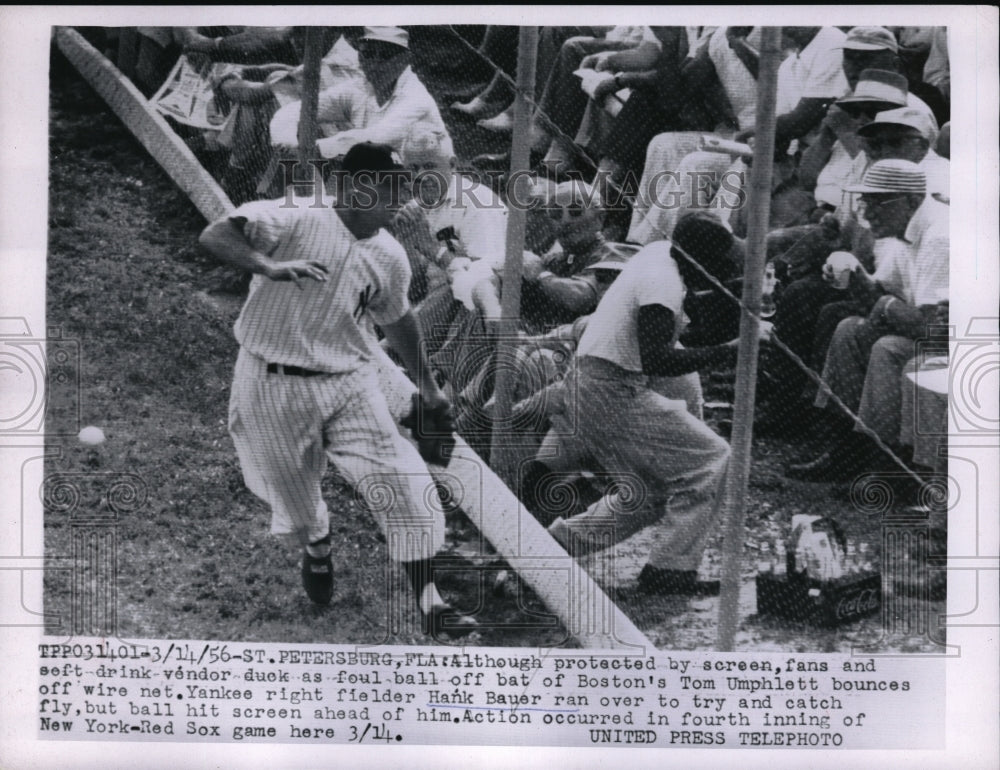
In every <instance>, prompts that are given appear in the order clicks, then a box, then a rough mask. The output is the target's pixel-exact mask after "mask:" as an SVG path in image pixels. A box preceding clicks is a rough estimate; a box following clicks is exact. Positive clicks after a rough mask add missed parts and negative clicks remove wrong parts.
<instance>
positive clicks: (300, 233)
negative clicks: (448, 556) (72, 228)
mask: <svg viewBox="0 0 1000 770" xmlns="http://www.w3.org/2000/svg"><path fill="white" fill-rule="evenodd" d="M400 169H401V166H399V165H397V164H396V163H395V161H394V160H393V156H392V152H391V149H390V148H389V147H386V146H385V145H374V144H369V143H363V144H359V145H355V146H354V147H352V148H350V150H349V151H348V152H347V154H346V155H345V157H344V161H343V174H342V176H341V177H340V179H339V180H338V181H339V182H340V184H339V187H340V189H339V190H338V191H337V201H336V203H334V205H333V206H332V207H329V208H327V207H324V208H314V207H311V206H297V207H282V206H280V205H279V203H280V202H279V201H256V202H252V203H247V204H244V205H243V206H240V207H239V208H238V209H236V210H235V211H234V212H232V213H231V214H229V215H228V216H226V217H223V218H221V219H219V220H217V221H215V222H213V223H212V224H210V225H209V226H208V227H207V228H206V229H205V231H204V232H203V233H202V235H201V238H200V242H201V244H202V245H203V246H204V247H205V248H206V249H208V251H210V252H211V253H212V254H214V255H215V256H216V257H218V258H219V259H221V260H223V261H226V262H228V263H230V264H233V265H236V266H238V267H241V268H243V269H245V270H249V271H250V272H252V273H254V276H253V280H252V283H251V286H250V294H249V296H248V297H247V300H246V303H245V305H244V306H243V310H242V312H241V313H240V316H239V319H238V320H237V322H236V327H235V334H236V339H237V340H238V342H239V343H240V352H239V356H238V358H237V361H236V369H235V372H234V375H233V385H232V391H231V396H230V404H229V431H230V434H231V435H232V437H233V443H234V444H235V445H236V451H237V453H238V455H239V458H240V465H241V466H242V468H243V477H244V480H245V481H246V484H247V486H248V487H249V488H250V490H251V491H253V493H254V494H256V495H257V496H258V497H260V498H261V499H263V500H265V501H267V503H268V504H269V505H270V506H271V513H272V518H271V532H272V533H274V534H277V535H283V536H287V537H290V538H292V539H293V540H295V541H296V542H298V543H301V544H302V545H303V546H304V549H305V553H304V554H303V559H302V580H303V585H304V587H305V591H306V594H307V595H308V596H309V598H310V599H311V600H312V601H313V602H315V603H317V604H329V602H330V600H331V598H332V595H333V557H332V549H331V541H330V525H329V512H328V510H327V507H326V503H325V502H324V501H323V499H322V497H321V495H320V481H321V479H322V477H323V473H324V471H325V470H326V463H327V459H328V458H329V460H330V461H332V462H333V463H334V464H335V465H336V466H337V468H338V470H339V471H340V472H341V473H342V474H343V475H344V476H345V477H346V478H347V479H348V480H349V482H350V483H351V484H352V485H353V486H354V487H355V489H356V490H357V492H358V494H359V495H360V496H361V497H363V499H364V500H365V502H366V503H367V504H368V507H369V509H370V510H371V512H372V514H373V515H374V516H375V518H376V520H377V521H378V523H379V526H380V527H381V528H382V530H383V531H384V532H385V535H386V540H387V543H388V548H389V555H390V557H391V558H392V559H394V560H395V561H399V562H401V563H402V565H403V567H404V569H405V571H406V573H407V575H408V577H409V579H410V581H411V583H412V585H413V588H414V591H415V594H416V599H417V604H418V607H419V609H420V611H421V613H422V617H423V619H424V629H425V631H426V632H427V633H430V634H432V635H434V636H438V635H439V634H444V635H446V636H456V637H457V636H464V635H465V634H467V633H469V632H470V631H471V630H472V629H473V628H474V627H475V625H476V622H475V620H474V619H473V618H470V617H466V616H463V615H460V614H459V613H458V612H456V611H455V610H454V609H453V608H451V607H450V606H449V605H448V604H446V603H445V602H444V600H443V599H442V598H441V596H440V594H439V593H438V591H437V588H436V586H435V584H434V581H433V578H432V574H431V559H432V557H433V556H434V555H435V554H436V552H437V551H438V550H439V548H440V546H441V544H442V542H443V540H444V515H443V512H442V510H441V509H440V507H439V504H438V500H437V495H436V494H426V490H427V489H428V488H431V487H433V480H432V478H431V476H430V474H429V472H428V470H427V466H426V465H425V463H424V461H423V460H422V459H421V455H420V454H419V453H418V451H417V449H416V448H414V446H413V445H412V444H410V443H409V442H408V441H407V440H406V439H405V438H404V437H403V436H402V435H401V434H400V433H399V431H398V429H397V427H396V425H395V423H394V421H393V419H392V417H391V416H390V413H389V409H388V407H387V405H386V401H385V397H384V396H383V395H382V392H381V390H380V388H379V384H378V381H377V376H376V373H375V366H374V363H373V360H374V356H373V354H372V353H371V345H373V344H374V343H373V340H372V338H371V333H370V331H369V328H370V324H371V322H374V323H376V324H378V325H379V326H380V327H381V329H382V331H383V332H384V334H385V336H386V338H387V339H388V340H389V342H390V344H391V345H392V347H393V349H394V350H396V351H397V352H398V353H399V355H400V357H401V358H402V359H403V361H404V363H405V365H406V367H407V369H408V371H410V372H411V373H413V374H414V375H415V376H416V378H417V383H416V384H417V388H418V392H419V399H420V404H421V413H420V414H419V415H416V416H415V419H414V422H415V423H420V422H424V421H427V422H431V421H433V418H435V417H438V418H440V417H441V416H442V415H443V416H444V417H447V414H448V407H449V405H448V402H447V400H446V398H445V397H444V395H443V394H442V393H441V391H440V389H439V388H438V386H437V384H436V383H435V382H434V379H433V377H432V376H431V374H430V372H431V370H430V368H429V367H428V366H427V365H426V364H425V362H424V360H423V354H422V352H421V346H420V332H419V329H418V328H417V325H416V321H415V320H414V318H413V315H412V313H411V311H410V307H409V304H408V301H407V297H406V295H407V288H408V286H409V281H410V267H409V262H408V261H407V258H406V254H405V253H404V251H403V248H402V247H401V246H400V245H399V243H398V242H397V241H396V240H395V239H393V238H392V236H390V235H389V234H388V233H387V232H386V231H385V230H383V229H382V228H383V227H385V225H387V224H388V223H389V222H390V220H391V219H392V217H393V215H394V214H395V211H396V209H398V206H399V185H400V181H401V177H400V176H399V174H398V171H399V170H400ZM369 319H370V320H369ZM440 423H441V424H442V425H445V424H446V423H447V420H446V419H441V420H440ZM449 435H450V434H449Z"/></svg>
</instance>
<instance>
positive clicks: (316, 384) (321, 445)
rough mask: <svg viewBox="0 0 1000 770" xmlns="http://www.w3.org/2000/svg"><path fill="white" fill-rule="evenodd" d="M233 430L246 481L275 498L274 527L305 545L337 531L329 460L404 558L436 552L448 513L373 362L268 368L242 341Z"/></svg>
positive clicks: (232, 411)
mask: <svg viewBox="0 0 1000 770" xmlns="http://www.w3.org/2000/svg"><path fill="white" fill-rule="evenodd" d="M229 433H230V435H231V436H232V438H233V443H234V444H235V445H236V452H237V454H238V455H239V458H240V465H241V466H242V468H243V479H244V481H245V482H246V485H247V487H248V488H249V489H250V491H252V492H253V493H254V494H255V495H257V496H258V497H259V498H261V499H262V500H264V501H265V502H267V503H268V504H269V505H270V506H271V532H272V533H273V534H276V535H285V536H290V537H292V538H294V539H296V540H297V541H298V542H300V543H307V542H313V541H315V540H318V539H320V538H322V537H325V536H326V535H327V534H328V532H329V512H328V510H327V507H326V503H325V502H324V501H323V498H322V496H321V494H320V482H321V481H322V478H323V474H324V472H325V471H326V465H327V460H328V459H329V461H330V462H332V463H333V464H334V465H335V466H336V467H337V470H339V471H340V473H341V474H343V476H344V477H345V478H346V479H347V480H348V482H350V484H351V485H352V486H353V487H354V488H355V490H356V492H357V494H358V496H359V499H361V500H363V501H364V502H365V504H366V505H367V506H368V508H369V510H370V511H371V513H372V515H373V516H374V517H375V520H376V521H377V522H378V524H379V526H380V527H381V528H382V530H383V532H384V533H385V535H386V540H387V541H388V543H389V553H390V556H391V557H392V558H393V559H395V560H396V561H414V560H417V559H426V558H430V557H431V556H433V555H434V554H435V553H436V552H437V551H438V550H439V549H440V547H441V545H442V544H443V542H444V514H443V512H442V510H441V506H440V501H439V499H438V495H437V491H436V488H435V486H434V482H433V479H432V478H431V475H430V472H429V471H428V470H427V466H426V465H425V464H424V462H423V460H422V459H421V457H420V455H419V453H418V452H417V450H416V448H414V446H413V445H412V444H410V443H409V442H408V441H407V440H406V439H405V438H403V436H402V435H401V434H400V433H399V431H398V429H397V428H396V425H395V423H394V421H393V418H392V416H391V415H390V413H389V408H388V406H387V405H386V401H385V397H384V396H383V395H382V391H381V388H380V387H379V383H378V379H377V376H376V372H375V369H374V368H373V367H371V366H365V367H363V368H362V369H359V370H357V371H355V372H351V373H349V374H331V375H326V376H316V377H298V376H293V375H282V374H268V373H267V362H265V361H263V360H262V359H260V358H258V357H256V356H254V355H252V354H250V353H248V352H247V351H245V350H243V349H242V348H241V349H240V354H239V357H238V358H237V361H236V370H235V373H234V375H233V386H232V390H231V393H230V401H229Z"/></svg>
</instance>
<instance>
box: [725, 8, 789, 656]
mask: <svg viewBox="0 0 1000 770" xmlns="http://www.w3.org/2000/svg"><path fill="white" fill-rule="evenodd" d="M780 63H781V27H764V28H763V29H762V35H761V45H760V68H759V71H758V74H757V131H756V137H755V143H754V158H753V168H752V169H751V172H750V197H749V206H750V216H749V219H748V223H747V257H746V263H745V271H744V275H743V305H744V308H743V315H742V317H741V318H740V349H739V358H738V359H737V362H736V399H735V404H734V407H733V432H732V439H731V441H730V445H731V447H732V457H731V459H730V461H729V472H728V473H727V475H726V486H725V506H724V509H723V510H724V511H725V530H724V532H725V539H724V543H723V548H724V556H723V560H722V596H721V599H720V601H719V641H718V647H719V650H721V651H723V652H728V651H730V650H732V649H733V641H734V639H735V637H736V630H737V629H738V628H739V624H740V572H741V569H740V568H741V563H742V557H743V541H744V533H743V524H744V517H745V514H746V509H745V502H746V491H747V478H748V476H749V473H750V459H751V457H750V453H751V441H752V439H753V410H754V397H755V395H756V389H757V352H758V348H759V342H758V333H759V319H758V316H759V315H760V297H761V284H762V283H763V278H764V260H765V245H764V238H765V236H766V235H767V223H768V218H769V217H770V214H771V177H772V176H773V165H774V126H775V102H776V97H777V90H778V65H779V64H780Z"/></svg>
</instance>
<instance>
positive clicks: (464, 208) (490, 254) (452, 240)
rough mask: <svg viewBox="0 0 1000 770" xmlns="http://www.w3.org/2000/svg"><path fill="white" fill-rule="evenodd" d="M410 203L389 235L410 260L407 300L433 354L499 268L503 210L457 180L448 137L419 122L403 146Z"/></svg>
mask: <svg viewBox="0 0 1000 770" xmlns="http://www.w3.org/2000/svg"><path fill="white" fill-rule="evenodd" d="M401 157H402V161H403V165H405V166H406V167H407V169H408V170H409V171H410V173H411V174H412V181H413V196H414V197H413V200H412V201H410V202H409V203H407V204H406V205H405V206H404V207H403V208H402V209H401V210H400V212H399V214H397V216H396V220H395V222H394V223H393V230H394V232H395V235H396V237H397V239H398V240H399V242H400V243H401V244H403V247H404V248H405V249H406V253H407V256H408V257H409V258H410V267H411V268H412V272H413V277H412V279H411V283H410V301H411V302H413V303H415V312H416V314H417V318H418V320H419V321H420V324H421V328H422V331H423V338H424V341H425V343H427V345H428V353H429V354H433V353H434V352H436V351H437V349H438V347H440V345H441V343H442V342H443V337H444V334H445V332H446V331H447V329H448V327H449V326H450V324H451V322H452V320H453V319H454V315H455V312H456V311H457V308H456V307H454V303H455V301H456V300H458V301H459V302H461V304H462V305H464V306H465V307H466V308H467V309H468V310H470V311H471V310H474V309H475V306H474V304H473V301H472V290H473V287H474V286H475V285H476V284H477V283H478V282H479V281H480V280H481V279H483V278H488V277H490V276H492V275H493V274H494V271H500V270H502V269H503V263H504V258H505V256H506V250H505V244H506V240H507V207H506V206H505V205H504V203H503V202H502V201H501V200H500V198H499V196H498V195H497V194H496V193H494V192H493V191H492V190H491V189H490V188H489V187H486V186H485V185H481V184H479V183H477V182H474V181H473V180H471V179H468V178H465V177H463V176H461V175H460V174H459V173H458V172H457V171H456V160H455V156H454V154H453V152H452V151H451V143H450V141H449V140H448V137H447V135H446V134H443V133H442V132H440V131H438V130H436V129H433V128H431V127H430V126H429V125H428V124H426V123H422V124H418V125H416V126H413V127H411V131H410V134H409V135H408V136H407V138H406V139H405V140H404V142H403V146H402V151H401Z"/></svg>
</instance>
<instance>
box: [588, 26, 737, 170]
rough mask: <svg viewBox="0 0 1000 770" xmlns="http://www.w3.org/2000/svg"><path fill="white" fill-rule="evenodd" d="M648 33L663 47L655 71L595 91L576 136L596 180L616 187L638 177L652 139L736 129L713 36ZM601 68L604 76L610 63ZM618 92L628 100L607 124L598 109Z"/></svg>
mask: <svg viewBox="0 0 1000 770" xmlns="http://www.w3.org/2000/svg"><path fill="white" fill-rule="evenodd" d="M653 32H654V34H656V36H657V37H658V38H659V39H660V42H661V44H662V51H661V53H660V55H659V57H658V59H657V60H656V62H655V64H654V66H653V67H651V68H649V69H646V70H639V71H632V70H619V71H617V72H616V73H615V75H614V78H612V79H611V80H610V81H605V82H606V83H608V85H606V86H604V87H603V88H601V87H600V86H599V87H598V90H597V92H595V94H594V97H593V98H592V99H591V101H590V103H589V104H588V106H587V115H586V116H585V118H584V121H583V125H581V128H580V131H579V132H578V134H577V139H576V143H577V144H578V145H580V146H583V147H585V148H586V149H587V151H588V153H589V154H590V156H591V158H593V159H594V160H597V161H599V163H598V176H599V177H603V178H606V179H610V180H611V181H612V182H615V183H619V182H621V181H622V180H623V178H624V177H626V176H627V175H629V174H631V175H632V176H633V177H634V176H637V175H638V174H639V173H640V172H641V170H642V163H643V159H644V157H645V154H646V147H647V146H648V145H649V142H650V141H651V140H652V139H653V137H654V136H656V135H657V134H660V133H662V132H665V131H671V132H682V131H712V130H714V129H715V128H716V126H718V125H720V124H722V125H726V126H730V125H732V126H735V116H734V115H733V114H732V108H731V106H730V103H729V99H728V98H727V94H726V92H725V91H724V90H723V86H722V84H721V83H720V81H719V77H718V76H717V74H716V70H715V67H714V66H713V63H712V59H711V55H710V50H709V47H710V46H709V41H710V39H714V37H715V35H716V34H717V30H716V29H715V28H713V27H695V28H691V27H653ZM609 60H611V57H609ZM610 63H611V64H613V60H611V62H610ZM603 66H604V68H605V69H606V70H607V68H608V66H609V61H607V60H606V61H605V62H604V63H603ZM740 66H742V65H740ZM608 71H611V70H608ZM602 85H603V84H602ZM622 88H626V89H629V91H630V93H629V96H628V99H627V100H626V102H625V104H624V105H623V106H622V108H621V112H620V113H618V114H617V115H616V116H615V117H614V118H611V116H610V115H608V114H607V113H606V112H604V111H603V110H600V109H598V105H599V103H600V101H601V98H602V97H604V96H605V94H609V93H612V94H613V93H614V92H615V91H618V90H620V89H622ZM591 124H593V125H591Z"/></svg>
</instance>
